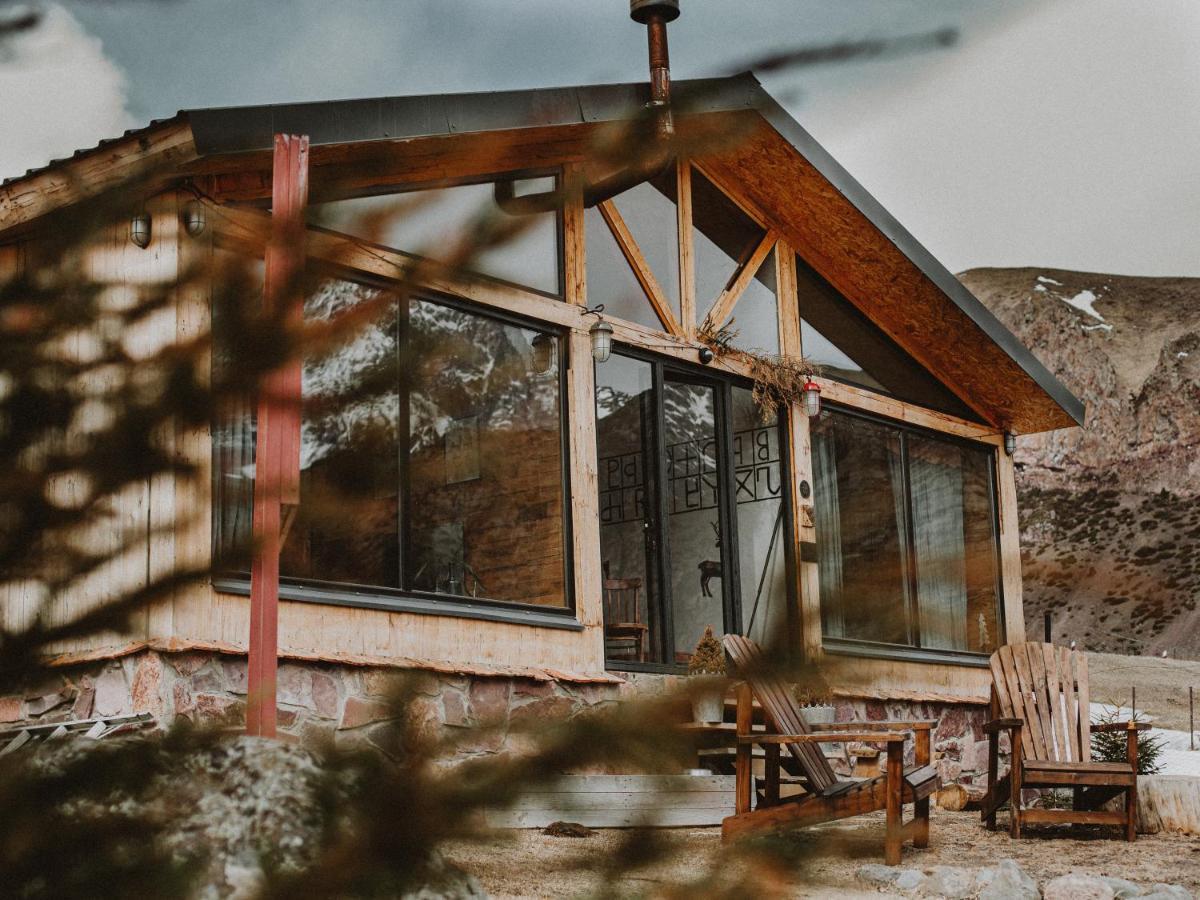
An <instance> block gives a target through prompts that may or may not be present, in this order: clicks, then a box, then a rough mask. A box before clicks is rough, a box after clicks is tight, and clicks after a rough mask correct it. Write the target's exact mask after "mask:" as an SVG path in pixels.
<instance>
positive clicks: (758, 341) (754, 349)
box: [729, 250, 779, 356]
mask: <svg viewBox="0 0 1200 900" xmlns="http://www.w3.org/2000/svg"><path fill="white" fill-rule="evenodd" d="M775 283H776V282H775V251H774V250H772V251H771V252H770V254H768V256H767V258H766V259H765V260H763V264H762V266H760V267H759V270H758V274H756V275H755V276H754V277H753V278H751V279H750V283H749V284H748V285H747V286H746V290H745V291H744V292H743V293H742V296H741V297H740V298H738V302H737V304H736V305H735V306H734V307H733V315H731V316H730V318H729V327H730V329H731V330H732V331H733V332H735V334H734V336H733V340H732V341H731V343H732V345H733V346H734V347H736V348H737V349H739V350H746V351H748V352H750V353H759V354H765V355H767V356H778V355H779V308H778V303H777V300H776V297H775Z"/></svg>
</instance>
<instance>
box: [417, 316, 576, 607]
mask: <svg viewBox="0 0 1200 900" xmlns="http://www.w3.org/2000/svg"><path fill="white" fill-rule="evenodd" d="M409 309H410V312H409V319H408V322H407V323H406V326H405V337H406V344H405V352H404V358H403V359H404V361H403V367H404V371H403V374H404V376H405V381H406V382H407V383H408V384H409V385H410V387H409V390H408V391H407V392H405V396H406V398H407V403H406V407H405V410H404V416H405V417H406V419H407V432H408V452H409V456H408V460H407V483H408V485H409V498H408V504H407V510H408V542H409V557H408V565H407V570H408V572H409V586H410V587H412V588H414V589H417V590H422V591H434V592H437V593H446V594H459V595H469V596H472V597H484V598H488V599H492V600H507V601H512V602H518V603H533V604H538V605H543V606H562V605H564V604H565V602H566V591H565V569H564V557H563V546H564V531H563V484H562V472H563V458H562V430H561V429H562V422H561V418H560V409H561V405H560V403H561V398H560V396H559V394H560V392H559V365H560V362H559V360H560V359H561V347H560V346H559V343H560V342H559V338H558V337H557V336H555V335H551V334H547V333H545V332H540V331H535V330H533V329H530V328H524V327H520V326H516V325H510V324H506V323H503V322H499V321H496V320H494V319H491V318H488V317H485V316H480V315H476V314H474V313H470V312H466V311H464V310H460V309H457V308H454V307H449V306H443V305H441V304H437V303H431V302H428V301H424V300H414V301H413V302H412V303H411V305H410V308H409Z"/></svg>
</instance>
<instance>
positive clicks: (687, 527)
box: [663, 380, 725, 661]
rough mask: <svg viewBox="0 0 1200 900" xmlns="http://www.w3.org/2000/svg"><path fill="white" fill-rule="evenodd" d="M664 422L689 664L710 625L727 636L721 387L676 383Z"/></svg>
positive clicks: (671, 540)
mask: <svg viewBox="0 0 1200 900" xmlns="http://www.w3.org/2000/svg"><path fill="white" fill-rule="evenodd" d="M663 418H664V422H665V427H666V430H665V432H664V435H663V444H664V446H663V450H664V452H665V453H666V457H667V459H666V462H667V484H666V496H667V529H666V530H667V542H668V546H669V547H670V553H669V559H670V578H671V607H672V608H671V612H672V617H673V619H674V621H673V627H674V638H675V650H676V655H677V658H679V659H680V660H681V661H686V660H687V658H688V656H689V655H690V654H691V652H692V650H693V648H695V646H696V642H697V641H699V640H700V637H701V636H702V635H703V634H704V629H705V626H708V625H711V626H712V628H713V633H714V634H717V635H720V634H722V633H724V630H725V629H724V620H725V614H724V596H725V591H724V563H723V558H724V551H723V541H722V534H721V520H720V514H719V506H718V496H719V493H720V487H719V481H718V479H719V475H718V470H717V462H718V447H717V427H716V403H715V394H714V390H713V388H712V387H710V386H708V385H698V384H686V383H682V382H674V381H670V380H668V381H667V382H666V383H665V384H664V385H663Z"/></svg>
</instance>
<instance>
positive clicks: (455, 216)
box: [311, 177, 560, 295]
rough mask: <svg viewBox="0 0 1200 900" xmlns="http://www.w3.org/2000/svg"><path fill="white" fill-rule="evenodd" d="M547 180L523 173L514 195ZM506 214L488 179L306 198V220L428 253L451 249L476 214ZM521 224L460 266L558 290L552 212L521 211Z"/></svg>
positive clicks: (550, 182)
mask: <svg viewBox="0 0 1200 900" xmlns="http://www.w3.org/2000/svg"><path fill="white" fill-rule="evenodd" d="M554 184H555V179H554V178H552V177H544V178H524V179H519V180H518V181H517V183H516V187H517V190H516V193H517V195H518V196H524V195H526V194H534V193H540V192H542V191H551V190H553V189H554ZM493 216H494V217H499V218H501V221H502V222H503V221H506V220H508V219H509V214H508V213H505V212H504V211H503V210H501V209H500V207H499V206H498V205H497V204H496V201H495V196H494V193H493V187H492V184H491V183H485V184H461V185H455V186H453V187H445V188H434V189H431V190H421V191H408V192H405V193H394V194H382V195H379V196H374V197H355V198H352V199H349V200H335V201H332V202H329V203H318V204H313V206H312V207H311V220H312V222H313V224H316V225H321V226H323V227H325V228H330V229H332V230H334V231H340V232H344V233H346V234H352V235H355V236H356V237H361V238H365V239H367V240H369V241H371V242H372V243H375V244H381V245H383V246H385V247H391V248H393V249H396V250H399V251H401V252H403V253H411V254H419V255H424V256H428V257H432V258H435V259H442V258H445V256H446V254H448V253H450V252H452V251H453V249H454V248H456V247H459V246H460V245H461V244H462V242H463V241H464V240H465V239H467V238H468V237H469V235H470V234H471V233H472V228H473V225H474V224H475V223H477V222H479V221H481V219H482V218H484V217H493ZM520 225H521V228H520V230H518V231H516V232H515V233H514V234H513V235H511V236H510V237H508V238H506V239H505V240H504V241H502V242H499V243H497V244H496V245H495V246H492V247H485V248H481V249H479V250H478V251H476V252H475V254H474V257H473V258H472V259H471V260H470V262H469V263H468V264H467V265H466V267H465V268H467V269H470V270H471V271H474V272H479V273H480V274H483V275H490V276H492V277H493V278H501V279H503V280H505V281H510V282H512V283H513V284H523V285H525V286H527V287H531V288H534V289H535V290H539V291H544V292H546V293H548V294H556V295H557V294H559V293H560V287H559V263H558V260H559V252H558V216H557V214H556V213H554V212H545V213H537V214H533V215H529V216H526V217H523V219H522V221H521V222H520Z"/></svg>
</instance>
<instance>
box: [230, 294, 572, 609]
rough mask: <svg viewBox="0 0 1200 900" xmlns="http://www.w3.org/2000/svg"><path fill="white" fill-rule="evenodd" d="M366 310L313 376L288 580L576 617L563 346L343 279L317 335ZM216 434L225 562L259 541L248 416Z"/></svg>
mask: <svg viewBox="0 0 1200 900" xmlns="http://www.w3.org/2000/svg"><path fill="white" fill-rule="evenodd" d="M365 310H369V311H370V315H369V321H370V324H369V325H367V326H365V327H360V328H359V329H358V330H357V331H356V332H354V333H353V334H352V336H350V337H349V339H346V340H338V341H336V342H334V345H333V348H332V349H330V350H329V351H327V352H325V353H322V354H320V355H315V356H313V357H311V358H309V359H306V360H305V362H304V366H303V401H304V404H303V422H302V429H301V456H300V503H299V506H298V507H297V508H296V509H295V510H294V511H289V512H288V514H287V515H285V534H284V541H283V547H282V550H281V556H280V569H281V575H282V576H283V578H284V579H285V581H295V582H305V583H313V582H318V583H323V584H329V585H343V586H348V587H350V588H352V589H353V590H354V591H356V592H358V591H361V590H362V589H372V590H376V591H380V592H384V593H386V592H387V591H388V590H392V591H412V592H419V593H422V594H428V595H441V596H446V597H459V598H463V597H466V598H472V599H476V600H492V601H504V602H508V603H519V604H532V605H536V606H543V607H563V606H565V605H567V603H568V591H567V587H566V585H567V577H566V576H567V571H566V556H565V547H566V529H565V495H564V450H563V437H564V436H563V426H562V421H563V418H562V414H563V410H562V364H561V352H562V345H561V341H560V338H559V336H558V335H557V334H555V333H551V332H546V331H542V330H539V329H535V328H531V327H528V326H525V325H522V324H519V323H516V322H510V321H507V320H501V319H498V318H494V317H492V316H489V315H483V314H480V313H478V312H476V311H473V310H468V309H465V308H463V307H460V306H457V305H451V304H447V303H444V302H440V301H434V300H430V299H424V298H412V299H410V300H408V301H406V302H404V303H401V302H399V301H398V300H397V299H396V298H395V297H394V296H392V295H390V294H388V293H386V292H385V291H384V290H382V289H380V288H375V287H369V286H366V285H363V284H358V283H356V282H352V281H346V280H341V279H330V280H326V281H324V282H322V283H320V284H319V285H318V286H317V288H316V289H315V290H313V291H312V292H311V293H310V295H309V296H308V298H307V299H306V301H305V318H306V321H307V322H308V323H310V324H322V323H323V324H328V325H330V326H335V325H336V324H337V323H339V322H342V323H344V322H345V321H346V318H345V316H346V314H347V313H359V312H363V311H365ZM219 434H220V436H221V437H220V439H219V440H218V441H217V460H216V468H217V472H218V475H217V477H218V484H219V485H221V486H222V490H221V493H220V496H219V503H220V506H221V509H220V512H219V516H218V522H219V527H220V534H219V535H218V548H224V549H226V550H228V549H229V548H232V547H235V546H238V545H241V546H245V545H247V544H248V542H249V539H250V532H249V529H250V511H249V504H250V499H251V496H252V491H253V478H254V434H253V427H252V424H251V416H250V412H249V410H246V411H245V412H244V413H243V415H241V416H234V417H232V418H231V421H228V422H226V423H223V425H222V427H221V429H220V430H219Z"/></svg>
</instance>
